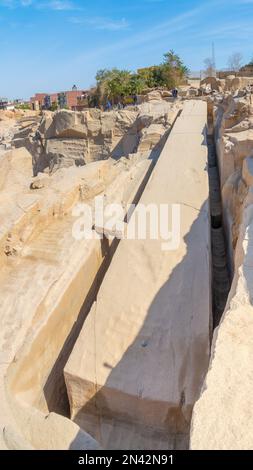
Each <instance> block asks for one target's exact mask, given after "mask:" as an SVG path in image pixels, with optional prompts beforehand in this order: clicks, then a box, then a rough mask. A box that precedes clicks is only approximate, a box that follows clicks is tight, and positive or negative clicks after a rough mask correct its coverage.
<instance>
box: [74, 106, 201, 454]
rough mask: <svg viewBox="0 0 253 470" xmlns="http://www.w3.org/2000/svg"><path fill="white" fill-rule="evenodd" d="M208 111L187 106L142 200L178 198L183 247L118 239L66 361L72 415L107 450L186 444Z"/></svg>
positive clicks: (197, 378) (195, 349)
mask: <svg viewBox="0 0 253 470" xmlns="http://www.w3.org/2000/svg"><path fill="white" fill-rule="evenodd" d="M206 114H207V113H206V104H205V103H204V102H201V101H191V102H187V103H185V105H184V109H183V112H182V114H181V116H180V118H178V120H177V122H176V125H175V127H174V129H173V130H172V133H171V135H170V137H169V138H168V140H167V142H166V144H165V147H164V149H163V151H162V154H161V156H160V158H159V161H158V163H157V166H156V167H155V169H154V172H153V174H152V178H151V180H150V181H149V183H148V184H147V186H146V189H145V191H144V193H143V195H142V197H141V199H140V204H144V205H148V204H149V203H156V204H158V205H159V204H162V203H163V204H164V203H166V204H169V205H170V204H173V203H178V204H181V233H180V243H179V247H177V248H176V249H175V250H172V251H162V249H161V242H162V240H161V238H159V239H158V240H150V239H146V240H136V239H135V240H132V241H131V240H122V241H121V243H120V245H119V247H118V249H117V251H116V253H115V255H114V258H113V261H112V263H111V266H110V268H109V270H108V272H107V274H106V276H105V279H104V282H103V283H102V286H101V288H100V291H99V294H98V298H97V302H96V303H95V304H94V305H93V307H92V309H91V311H90V314H89V316H88V318H87V320H86V322H85V323H84V326H83V328H82V331H81V333H80V336H79V338H78V340H77V342H76V344H75V347H74V349H73V352H72V354H71V356H70V359H69V361H68V363H67V365H66V367H65V378H66V384H67V389H68V396H69V400H70V406H71V416H72V419H73V420H74V421H75V422H76V423H78V424H79V425H81V427H83V428H84V429H86V430H87V431H88V432H89V433H90V434H91V435H93V436H94V437H95V438H96V439H97V440H98V441H99V442H100V443H101V445H102V446H103V447H106V448H142V449H147V448H150V447H148V446H150V445H152V448H161V449H164V448H168V447H169V448H175V447H176V448H180V446H181V447H184V448H185V447H186V446H187V435H188V432H189V424H190V419H191V411H192V407H193V404H194V402H195V400H196V399H197V398H198V395H199V392H200V387H201V385H202V382H203V379H204V375H205V372H206V368H207V365H208V359H209V334H210V330H209V326H210V296H209V294H210V266H209V257H210V246H209V205H208V181H207V173H206V160H207V147H206V141H205V132H206V119H207V117H206ZM171 168H173V171H170V169H171ZM193 187H194V191H192V188H193ZM139 207H140V206H137V208H136V211H135V212H137V213H138V210H139V209H138V208H139ZM131 227H132V228H133V227H134V217H132V219H131V220H130V222H129V228H130V229H131ZM119 273H122V275H121V276H119ZM115 286H117V288H116V289H115ZM203 292H205V295H204V296H203V295H202V294H203ZM112 293H113V295H112Z"/></svg>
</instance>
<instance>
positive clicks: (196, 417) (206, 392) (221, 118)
mask: <svg viewBox="0 0 253 470" xmlns="http://www.w3.org/2000/svg"><path fill="white" fill-rule="evenodd" d="M227 80H230V81H231V83H232V84H233V83H234V84H235V85H236V86H241V83H238V80H237V81H236V82H235V80H236V79H235V78H231V79H230V78H228V79H227ZM240 80H241V79H240ZM231 86H232V85H231ZM215 127H216V137H217V149H218V154H219V166H220V176H221V183H222V186H223V189H222V202H223V219H224V226H225V229H226V238H227V245H228V246H227V248H228V252H229V260H230V271H231V276H232V287H231V290H230V293H229V297H228V301H227V305H226V308H225V311H224V314H223V317H222V320H221V323H220V325H219V326H218V327H217V328H216V330H215V333H214V338H213V344H212V354H211V361H210V366H209V371H208V373H207V376H206V380H205V383H204V385H203V389H202V393H201V396H200V399H199V400H198V401H197V403H196V405H195V407H194V412H193V419H192V425H191V443H190V445H191V448H192V449H197V450H199V449H205V450H206V449H211V450H225V449H228V450H235V449H238V450H247V449H250V450H252V449H253V426H252V422H253V420H252V413H253V400H252V386H253V376H252V356H253V341H252V337H253V303H252V302H253V288H252V286H253V282H252V281H253V272H252V269H253V263H252V255H253V252H252V247H253V243H252V234H253V186H252V184H253V176H252V175H253V169H252V161H253V159H252V154H253V134H252V105H251V102H250V99H249V97H247V96H246V97H245V98H244V99H234V98H232V97H231V96H227V97H225V98H224V100H223V102H221V103H220V104H219V105H218V108H217V109H216V112H215Z"/></svg>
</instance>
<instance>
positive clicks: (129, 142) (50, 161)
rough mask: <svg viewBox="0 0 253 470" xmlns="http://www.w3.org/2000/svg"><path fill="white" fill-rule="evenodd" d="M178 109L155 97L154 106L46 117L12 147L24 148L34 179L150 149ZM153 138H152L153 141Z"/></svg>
mask: <svg viewBox="0 0 253 470" xmlns="http://www.w3.org/2000/svg"><path fill="white" fill-rule="evenodd" d="M178 107H179V104H174V105H173V104H171V103H167V102H166V101H162V100H161V94H160V93H159V101H157V100H155V101H154V102H152V103H143V104H142V105H140V106H139V107H132V108H128V109H124V110H119V111H110V112H102V111H100V110H98V109H89V110H87V111H83V112H73V111H67V110H62V111H58V112H56V113H50V112H46V113H44V115H43V117H42V120H41V122H40V124H39V125H37V126H36V123H33V124H32V126H30V127H28V128H27V129H25V133H24V130H23V129H21V130H19V132H17V133H16V135H15V139H14V143H15V145H16V146H17V147H19V146H26V148H27V149H28V150H29V151H30V152H31V153H32V155H33V166H34V173H35V175H37V173H38V172H40V171H44V170H45V169H46V168H48V169H49V171H50V172H54V171H56V170H58V169H59V168H63V167H69V166H73V165H75V166H82V165H85V164H87V163H89V162H92V161H96V160H104V159H108V158H109V157H110V156H111V157H113V158H115V159H117V158H120V157H122V156H127V155H129V154H132V153H135V152H139V151H143V150H142V149H143V148H144V149H148V150H150V149H153V148H154V147H155V146H156V145H157V143H158V141H159V140H160V138H161V136H162V135H163V134H164V133H165V132H166V131H168V130H169V129H170V127H171V124H172V122H173V120H174V117H175V111H176V109H177V108H178ZM151 125H156V126H157V130H154V129H153V130H152V129H150V130H149V126H151ZM158 125H160V127H159V128H158ZM144 128H146V134H145V136H143V133H144ZM32 131H33V134H31V132H32ZM154 133H155V134H156V135H157V137H154V138H153V135H154ZM22 136H23V138H21V137H22ZM143 141H145V144H144V142H143ZM139 144H140V147H139ZM144 151H145V150H144Z"/></svg>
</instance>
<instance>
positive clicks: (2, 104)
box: [0, 98, 8, 109]
mask: <svg viewBox="0 0 253 470" xmlns="http://www.w3.org/2000/svg"><path fill="white" fill-rule="evenodd" d="M7 106H8V99H7V98H0V109H7Z"/></svg>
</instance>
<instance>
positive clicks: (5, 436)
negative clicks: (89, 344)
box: [0, 102, 178, 449]
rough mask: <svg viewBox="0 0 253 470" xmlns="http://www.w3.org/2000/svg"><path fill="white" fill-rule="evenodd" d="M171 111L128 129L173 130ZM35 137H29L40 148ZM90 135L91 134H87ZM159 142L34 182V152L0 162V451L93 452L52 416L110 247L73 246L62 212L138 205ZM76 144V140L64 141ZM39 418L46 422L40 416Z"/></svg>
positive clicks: (63, 397) (62, 398)
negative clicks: (159, 123)
mask: <svg viewBox="0 0 253 470" xmlns="http://www.w3.org/2000/svg"><path fill="white" fill-rule="evenodd" d="M159 106H160V110H159ZM177 112H178V108H176V107H175V108H174V109H172V108H171V106H169V108H168V106H167V103H166V102H165V104H164V103H163V102H161V103H160V105H159V103H158V106H156V107H155V109H154V112H153V115H152V107H151V105H149V104H146V105H145V106H144V108H143V113H140V112H139V114H138V117H139V118H140V119H139V120H137V119H136V128H137V126H138V132H141V131H142V130H143V129H144V127H145V125H144V122H145V121H147V122H150V123H151V122H152V121H153V119H154V120H155V121H156V120H159V119H160V118H159V116H160V117H161V119H162V120H163V122H164V123H165V125H164V132H165V131H166V129H167V128H168V129H169V127H170V124H169V123H170V120H169V119H171V120H172V121H173V120H174V119H175V117H176V114H177ZM91 114H92V116H93V118H92V120H91V121H92V122H93V124H94V121H95V120H96V117H97V116H98V115H100V112H99V113H98V112H97V111H96V110H93V111H91ZM78 115H79V114H78V113H77V116H78ZM107 116H108V119H109V118H110V115H109V113H108V115H106V118H105V120H103V121H102V123H101V125H102V126H103V127H104V128H105V130H104V131H103V132H107V131H106V126H107V125H108V126H109V127H110V126H111V124H109V121H108V119H107ZM119 116H120V115H119ZM22 119H23V118H22ZM29 119H30V118H29ZM137 121H138V122H137ZM50 122H51V124H52V115H51V113H49V115H47V117H46V118H45V122H44V124H43V126H44V127H43V126H42V127H41V129H42V130H43V132H44V133H46V132H48V131H49V128H50V125H51V124H50ZM26 125H27V126H28V127H29V129H30V131H29V132H28V131H27V135H28V137H27V136H26V137H23V138H19V139H18V140H19V141H20V142H19V143H21V141H23V143H25V142H26V140H27V139H28V140H30V139H31V134H30V133H31V132H33V129H34V126H35V128H36V126H38V125H37V124H36V125H35V124H34V121H33V120H32V121H31V119H30V120H29V121H23V122H21V121H19V123H18V124H17V128H18V129H20V127H22V126H24V127H26ZM68 125H69V124H68ZM71 125H72V124H71ZM118 125H119V129H120V125H121V126H122V129H123V130H124V129H125V128H128V126H129V120H127V118H126V114H125V115H124V118H122V122H121V124H119V121H118ZM167 125H168V127H166V126H167ZM72 127H73V126H72ZM59 129H60V127H59ZM59 129H58V130H57V132H58V131H59V132H60V130H59ZM42 130H41V135H38V136H37V137H38V139H39V140H40V141H41V145H44V141H43V138H42ZM91 132H92V133H95V132H96V131H95V129H94V127H93V130H92V131H91ZM159 137H163V136H162V135H161V134H159V135H158V137H157V134H156V133H154V134H152V135H151V136H150V139H153V138H155V139H156V140H155V142H154V148H152V145H148V143H147V147H146V148H148V149H149V151H148V152H145V151H142V152H137V151H135V152H134V153H132V154H127V155H126V156H122V157H121V158H120V159H113V158H108V159H107V160H103V161H94V162H91V163H88V164H87V165H85V166H77V165H76V166H72V167H71V168H61V167H60V168H59V169H58V171H54V172H52V173H49V172H48V171H47V172H44V173H38V174H37V176H33V173H34V162H36V152H35V154H31V153H30V152H29V151H28V150H27V149H25V148H23V147H20V148H17V149H14V150H11V151H10V152H4V153H3V156H2V157H1V160H0V203H1V204H0V207H1V208H0V222H1V224H0V281H1V282H0V297H1V305H0V310H1V314H0V401H1V408H2V411H1V416H0V425H1V433H0V448H1V449H6V448H8V447H9V448H20V447H22V446H24V447H29V446H31V447H33V448H35V449H44V448H45V449H58V448H59V449H68V448H70V449H72V448H77V449H86V448H93V449H96V448H97V447H98V445H97V443H96V442H95V441H94V440H92V439H91V438H90V437H89V436H87V434H85V433H84V432H83V431H82V430H81V429H80V428H79V427H78V426H77V425H76V424H74V423H73V422H71V421H70V420H68V419H67V418H62V417H61V416H59V415H58V413H61V414H65V415H67V413H68V401H67V394H66V387H65V384H64V378H63V367H64V364H65V362H66V360H67V357H68V355H69V354H70V352H71V348H72V347H73V344H74V342H75V338H76V336H77V334H78V331H79V330H78V329H80V327H81V325H82V322H83V321H84V319H85V316H86V315H87V313H88V311H89V309H90V305H91V303H92V301H93V299H94V296H95V293H96V290H97V286H98V285H99V283H100V282H101V278H102V276H103V274H104V271H105V269H106V263H108V262H109V258H110V256H111V255H112V254H113V250H114V248H113V240H108V241H106V240H104V241H101V240H100V239H97V238H95V239H93V240H86V239H82V240H79V239H76V238H74V237H73V231H72V230H73V224H75V223H77V225H78V227H79V228H82V223H83V221H82V220H79V215H81V214H79V215H78V216H75V217H73V215H72V210H73V208H75V207H76V204H77V203H80V202H85V203H86V204H87V205H89V207H90V208H91V211H92V213H93V210H94V197H95V196H97V195H100V196H101V197H102V198H104V200H106V201H107V202H108V203H112V202H117V203H121V204H122V205H123V208H124V214H123V217H124V216H125V215H126V208H127V204H128V203H132V202H133V201H134V200H135V199H136V197H139V193H140V191H142V187H143V186H145V184H146V181H147V178H148V176H149V174H150V170H151V168H152V165H153V161H154V158H155V157H156V156H157V152H158V153H159V149H160V148H161V146H162V145H163V140H162V138H161V139H160V140H159ZM49 140H53V139H49ZM79 140H80V139H79V137H77V138H75V139H73V142H77V141H79ZM158 140H159V142H158ZM146 142H148V139H147V140H146ZM151 148H152V151H151V150H150V149H151ZM30 149H31V151H32V146H31V147H30ZM78 155H79V154H78ZM93 233H94V232H93ZM49 410H54V411H55V413H56V414H54V415H52V414H50V415H48V413H49ZM85 439H86V440H85ZM87 439H88V440H87Z"/></svg>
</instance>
